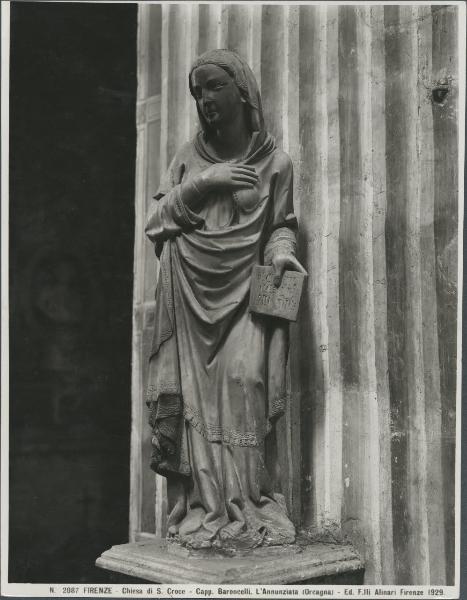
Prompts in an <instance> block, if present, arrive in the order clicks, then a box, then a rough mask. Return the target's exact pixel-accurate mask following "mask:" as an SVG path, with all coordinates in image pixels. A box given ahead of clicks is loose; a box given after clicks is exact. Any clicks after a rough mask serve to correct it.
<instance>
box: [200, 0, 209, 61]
mask: <svg viewBox="0 0 467 600" xmlns="http://www.w3.org/2000/svg"><path fill="white" fill-rule="evenodd" d="M211 6H212V5H209V4H200V5H199V8H198V10H199V15H198V27H199V31H198V38H199V45H198V52H199V54H203V53H204V52H206V51H207V50H212V48H211V47H210V45H209V44H210V33H211V31H210V30H211V23H210V18H209V15H210V7H211Z"/></svg>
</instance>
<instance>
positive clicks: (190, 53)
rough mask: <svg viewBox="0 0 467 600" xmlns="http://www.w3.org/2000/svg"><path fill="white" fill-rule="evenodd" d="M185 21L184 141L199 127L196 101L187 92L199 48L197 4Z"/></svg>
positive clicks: (193, 5) (191, 6)
mask: <svg viewBox="0 0 467 600" xmlns="http://www.w3.org/2000/svg"><path fill="white" fill-rule="evenodd" d="M189 8H190V11H189V13H188V23H187V44H186V63H185V68H186V71H185V78H184V79H185V88H186V96H185V97H186V114H187V122H186V126H185V141H188V140H190V139H191V138H192V137H193V136H194V134H195V132H196V131H198V129H199V119H198V113H197V110H196V102H195V100H194V98H193V97H192V95H191V94H190V92H189V86H188V76H189V73H190V68H191V65H192V64H193V61H194V60H195V58H196V57H197V56H198V48H199V18H200V15H199V8H200V7H199V5H197V4H192V5H190V7H189Z"/></svg>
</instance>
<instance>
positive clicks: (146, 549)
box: [96, 540, 363, 585]
mask: <svg viewBox="0 0 467 600" xmlns="http://www.w3.org/2000/svg"><path fill="white" fill-rule="evenodd" d="M96 565H97V566H98V567H101V568H103V569H108V570H110V571H116V572H118V573H124V574H125V575H129V576H131V577H139V578H140V579H144V580H147V581H153V582H157V583H204V584H249V583H262V584H267V585H269V584H304V583H342V584H349V583H361V578H362V573H363V564H362V561H361V559H360V557H359V555H358V554H357V552H356V551H355V550H354V548H353V547H352V546H351V545H341V544H339V545H337V544H323V543H316V544H310V545H307V546H299V545H295V544H294V545H292V546H285V547H284V546H282V547H270V548H267V547H266V548H255V549H254V550H249V551H248V552H245V553H243V554H239V553H235V555H233V556H228V555H225V554H222V553H220V552H216V551H213V550H204V551H189V550H187V549H185V548H182V547H180V546H178V545H176V544H174V543H171V542H167V541H166V540H151V541H142V542H136V543H133V544H121V545H119V546H113V547H112V548H110V550H107V551H106V552H104V553H103V554H102V556H100V557H99V558H98V559H97V561H96Z"/></svg>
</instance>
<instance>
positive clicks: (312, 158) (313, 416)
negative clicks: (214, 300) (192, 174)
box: [263, 5, 325, 527]
mask: <svg viewBox="0 0 467 600" xmlns="http://www.w3.org/2000/svg"><path fill="white" fill-rule="evenodd" d="M299 14H300V19H299V43H300V65H299V81H300V89H299V127H300V153H301V160H300V170H299V173H298V182H297V187H298V196H299V198H300V228H299V235H298V258H299V260H300V261H301V262H302V264H303V265H304V266H305V268H306V269H307V271H308V277H307V279H306V284H305V287H304V292H303V297H302V302H301V308H300V317H299V328H300V337H299V339H298V340H296V341H297V343H296V345H295V348H294V361H293V365H292V366H293V371H292V373H293V376H294V379H295V380H296V381H297V382H299V386H300V387H299V389H298V390H297V392H296V393H297V394H299V397H300V404H301V417H300V420H301V448H302V465H301V467H302V473H301V479H302V502H303V515H302V518H303V524H304V526H306V527H308V526H312V525H316V524H317V520H318V519H320V518H321V515H322V514H323V493H322V492H323V488H322V482H323V481H324V477H325V474H324V471H323V465H322V464H320V463H319V462H317V461H315V457H316V455H317V454H316V453H317V452H320V451H322V448H323V443H324V438H323V419H324V382H323V369H322V358H321V350H322V349H320V345H321V323H320V320H319V316H318V315H319V306H320V294H321V290H320V287H319V285H320V271H321V269H322V230H321V227H322V215H321V207H322V204H321V198H320V190H321V167H320V158H321V157H320V133H319V132H320V129H319V127H320V123H319V122H318V106H317V92H318V85H319V75H320V73H319V62H318V61H317V60H316V57H317V56H318V51H319V42H318V40H319V31H318V29H319V7H317V6H309V5H302V6H300V13H299ZM264 35H266V33H265V34H264ZM267 51H268V49H263V52H267Z"/></svg>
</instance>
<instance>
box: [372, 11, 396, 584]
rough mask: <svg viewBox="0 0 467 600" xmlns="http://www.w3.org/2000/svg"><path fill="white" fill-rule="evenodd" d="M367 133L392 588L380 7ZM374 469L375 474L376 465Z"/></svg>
mask: <svg viewBox="0 0 467 600" xmlns="http://www.w3.org/2000/svg"><path fill="white" fill-rule="evenodd" d="M370 25H371V33H372V39H371V82H372V88H371V128H372V164H371V170H372V184H373V296H374V306H375V325H374V338H375V355H374V363H375V369H376V380H377V384H376V393H377V398H378V402H377V410H378V419H379V423H380V426H379V438H380V439H379V457H380V471H381V475H380V488H379V503H380V517H379V519H380V537H381V542H380V544H381V547H380V556H379V560H380V562H381V582H382V583H384V584H391V583H393V582H394V548H393V533H392V528H393V526H392V523H393V513H392V498H391V488H392V480H391V430H390V426H391V423H390V398H389V381H388V356H387V353H388V346H387V335H388V331H387V276H386V243H385V224H386V211H387V206H386V125H385V118H386V115H385V96H384V90H385V83H386V82H385V50H384V7H382V6H377V7H376V6H375V7H371V19H370ZM375 468H378V466H377V465H375Z"/></svg>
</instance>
